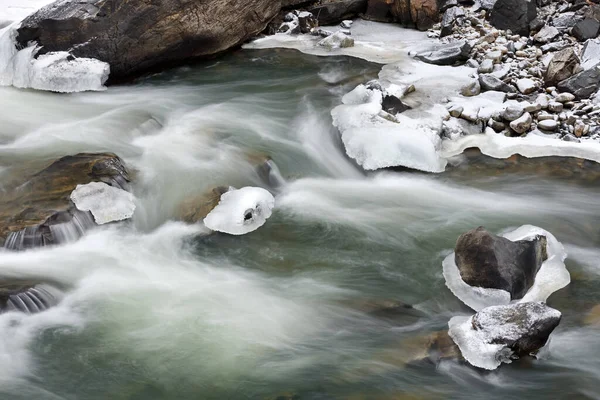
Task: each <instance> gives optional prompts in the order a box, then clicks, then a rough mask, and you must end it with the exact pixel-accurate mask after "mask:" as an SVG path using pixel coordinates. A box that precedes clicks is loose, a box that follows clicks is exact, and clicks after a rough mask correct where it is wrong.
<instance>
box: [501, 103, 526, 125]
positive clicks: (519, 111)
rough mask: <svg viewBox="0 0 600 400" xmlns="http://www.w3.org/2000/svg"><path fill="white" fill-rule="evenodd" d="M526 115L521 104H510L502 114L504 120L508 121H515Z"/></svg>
mask: <svg viewBox="0 0 600 400" xmlns="http://www.w3.org/2000/svg"><path fill="white" fill-rule="evenodd" d="M524 113H525V110H524V109H523V106H521V105H520V104H510V105H509V106H507V107H506V108H505V109H504V112H503V113H502V118H504V119H505V120H507V121H514V120H515V119H517V118H519V117H520V116H522V115H523V114H524Z"/></svg>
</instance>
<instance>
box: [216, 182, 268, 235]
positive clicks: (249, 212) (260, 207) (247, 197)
mask: <svg viewBox="0 0 600 400" xmlns="http://www.w3.org/2000/svg"><path fill="white" fill-rule="evenodd" d="M274 206H275V199H274V198H273V195H272V194H271V193H269V192H268V191H267V190H265V189H262V188H258V187H250V186H248V187H243V188H241V189H232V190H230V191H228V192H226V193H223V194H222V195H221V200H220V201H219V204H218V205H217V206H216V207H215V208H214V209H213V210H212V211H211V212H210V213H209V214H208V215H207V216H206V218H204V225H206V227H207V228H209V229H212V230H213V231H218V232H224V233H229V234H230V235H244V234H246V233H249V232H252V231H255V230H257V229H258V228H260V227H261V226H263V225H264V224H265V222H266V221H267V218H269V217H270V216H271V213H272V210H273V207H274Z"/></svg>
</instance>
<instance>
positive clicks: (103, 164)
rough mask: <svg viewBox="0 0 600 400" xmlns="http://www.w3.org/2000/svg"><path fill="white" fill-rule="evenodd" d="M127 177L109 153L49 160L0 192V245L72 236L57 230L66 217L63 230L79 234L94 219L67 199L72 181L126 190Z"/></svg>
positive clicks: (16, 245)
mask: <svg viewBox="0 0 600 400" xmlns="http://www.w3.org/2000/svg"><path fill="white" fill-rule="evenodd" d="M129 180H130V178H129V172H128V171H127V168H126V167H125V165H124V164H123V161H122V160H121V159H120V158H119V157H117V156H116V155H114V154H77V155H75V156H67V157H63V158H61V159H59V160H58V161H55V162H54V163H53V164H52V165H50V166H49V167H47V168H45V169H44V170H42V171H40V172H38V173H37V174H35V175H33V176H32V177H31V178H29V179H28V180H27V181H26V182H25V183H24V184H21V185H19V186H17V187H15V188H12V189H9V190H8V191H7V192H6V193H5V194H4V195H3V196H0V245H1V244H4V247H7V248H11V249H23V248H30V247H37V246H44V245H49V244H55V243H60V242H62V241H64V240H67V239H73V237H63V236H62V235H64V234H66V233H65V232H63V231H62V230H61V229H57V228H58V226H59V225H62V224H68V223H71V222H72V221H74V222H75V223H74V224H73V229H72V230H71V231H70V232H69V235H76V236H81V235H82V234H83V233H84V230H85V229H87V228H90V227H92V226H94V225H95V223H94V220H93V217H92V216H91V215H90V213H89V212H82V211H79V210H77V208H76V207H75V205H74V204H73V203H72V202H71V200H70V196H71V193H72V192H73V191H74V190H75V188H76V187H77V185H85V184H88V183H90V182H103V183H106V184H108V185H110V186H114V187H117V188H120V189H127V188H128V185H129Z"/></svg>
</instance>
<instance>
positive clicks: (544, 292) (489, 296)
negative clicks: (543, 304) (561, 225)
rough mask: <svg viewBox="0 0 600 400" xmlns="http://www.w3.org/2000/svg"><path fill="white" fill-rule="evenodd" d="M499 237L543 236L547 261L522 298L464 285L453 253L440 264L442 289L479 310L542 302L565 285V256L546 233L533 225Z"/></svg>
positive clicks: (559, 245)
mask: <svg viewBox="0 0 600 400" xmlns="http://www.w3.org/2000/svg"><path fill="white" fill-rule="evenodd" d="M502 236H503V237H504V238H505V239H508V240H510V241H513V242H515V241H522V240H533V239H535V238H536V237H537V236H544V237H546V255H547V258H546V259H545V261H544V262H543V263H542V265H541V267H540V268H539V270H538V271H537V274H535V279H534V281H533V285H532V286H531V287H530V288H529V290H527V292H526V293H525V294H524V295H522V293H519V295H522V297H520V298H517V297H512V296H511V293H510V292H509V291H508V290H504V289H498V288H489V287H487V288H484V287H478V286H471V285H469V284H467V283H466V282H465V281H464V280H463V278H462V277H461V272H460V270H459V268H458V266H457V264H456V260H455V257H456V254H455V253H454V252H452V253H451V254H450V255H448V256H447V257H446V258H445V259H444V261H443V263H442V266H443V273H444V278H445V279H446V286H448V288H449V289H450V290H451V291H452V293H454V295H455V296H456V297H458V298H459V299H460V300H461V301H462V302H463V303H465V304H466V305H467V306H469V307H471V308H472V309H474V310H475V311H479V310H482V309H483V308H485V307H489V306H495V305H506V304H509V303H510V302H511V299H515V301H516V302H518V303H522V302H530V301H546V299H547V298H548V297H549V296H550V295H551V294H552V293H554V292H555V291H557V290H559V289H562V288H563V287H565V286H567V285H568V284H569V282H570V281H571V276H570V274H569V271H568V270H567V268H566V266H565V264H564V260H565V259H566V257H567V254H566V253H565V250H564V248H563V246H562V244H561V243H560V242H558V240H556V238H555V237H554V236H553V235H552V234H551V233H550V232H548V231H546V230H544V229H542V228H538V227H535V226H531V225H523V226H522V227H520V228H518V229H516V230H514V231H511V232H508V233H506V234H504V235H502ZM502 279H504V278H502Z"/></svg>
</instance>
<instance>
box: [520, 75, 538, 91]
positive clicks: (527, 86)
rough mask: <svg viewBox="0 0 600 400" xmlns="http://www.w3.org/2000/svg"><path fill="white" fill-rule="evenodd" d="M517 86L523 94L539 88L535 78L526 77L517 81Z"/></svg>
mask: <svg viewBox="0 0 600 400" xmlns="http://www.w3.org/2000/svg"><path fill="white" fill-rule="evenodd" d="M517 88H519V92H521V93H523V94H531V93H533V92H535V91H536V90H537V85H536V84H535V82H534V81H533V80H531V79H529V78H524V79H519V80H518V81H517Z"/></svg>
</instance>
